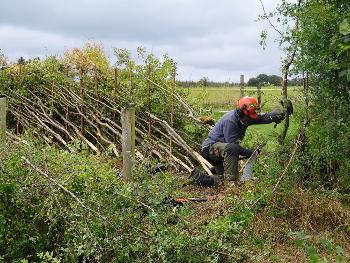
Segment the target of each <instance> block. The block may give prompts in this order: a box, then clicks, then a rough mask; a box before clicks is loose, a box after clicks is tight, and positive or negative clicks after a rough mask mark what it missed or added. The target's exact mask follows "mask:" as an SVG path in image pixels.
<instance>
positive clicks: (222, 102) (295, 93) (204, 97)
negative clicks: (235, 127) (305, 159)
mask: <svg viewBox="0 0 350 263" xmlns="http://www.w3.org/2000/svg"><path fill="white" fill-rule="evenodd" d="M180 90H181V92H183V93H185V94H186V97H187V100H188V101H189V103H190V104H191V105H192V106H193V107H194V108H195V109H196V110H198V112H199V113H200V115H206V116H210V117H212V118H213V119H215V120H218V119H219V118H220V117H221V116H223V115H224V114H225V112H227V111H229V110H232V109H235V108H236V102H237V100H238V99H239V97H240V90H239V88H237V87H215V88H201V87H199V88H181V89H180ZM261 94H262V95H261V96H262V104H261V112H269V111H271V110H272V109H273V108H274V107H276V106H278V105H279V100H280V98H281V88H278V87H267V88H262V89H261ZM245 95H248V96H253V97H255V98H257V90H256V88H254V87H245ZM288 97H289V99H290V100H291V101H292V102H293V106H294V112H295V114H294V116H291V118H290V128H289V131H288V134H287V140H288V138H289V139H291V140H293V138H294V136H295V134H296V131H297V129H298V127H299V121H298V118H297V117H298V116H299V115H300V114H302V111H303V108H302V103H303V90H302V87H290V88H288ZM282 128H283V122H282V123H281V124H279V125H277V127H276V128H274V124H267V125H254V126H252V127H249V128H248V130H247V134H246V137H245V139H244V141H243V142H242V144H243V145H247V146H250V147H251V146H253V145H255V144H257V143H259V142H262V141H265V140H268V142H269V143H268V148H271V147H272V148H273V147H275V146H277V140H276V138H277V136H278V135H279V134H280V133H281V131H282Z"/></svg>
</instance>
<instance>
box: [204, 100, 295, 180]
mask: <svg viewBox="0 0 350 263" xmlns="http://www.w3.org/2000/svg"><path fill="white" fill-rule="evenodd" d="M282 105H283V103H282ZM285 108H286V109H285V111H286V112H287V114H289V115H290V114H292V113H293V106H292V104H291V102H290V101H289V100H288V101H287V106H285ZM258 110H259V105H258V102H257V101H256V99H254V98H253V97H247V96H246V97H243V98H241V99H239V100H238V101H237V109H235V110H233V111H230V112H228V113H226V114H225V115H224V116H223V117H222V118H221V119H220V120H219V121H218V122H217V123H216V124H215V126H214V128H213V129H212V130H211V131H210V132H209V135H208V138H207V139H206V140H205V141H204V142H203V144H202V151H201V154H202V156H203V157H204V158H205V159H207V160H208V161H209V162H210V163H211V164H212V165H213V166H214V168H215V171H213V173H214V174H217V175H218V176H219V179H220V180H222V179H224V180H229V181H237V180H238V179H239V178H238V161H239V157H240V156H243V157H244V158H249V157H250V156H251V155H252V154H253V150H251V149H247V148H244V147H242V146H241V145H240V142H241V141H242V140H243V138H244V135H245V132H246V130H247V127H248V126H250V125H253V124H268V123H272V122H275V123H279V122H281V121H282V120H283V119H284V117H285V112H284V111H283V110H281V109H279V108H276V109H275V110H273V111H272V112H271V113H264V114H258V113H257V112H258Z"/></svg>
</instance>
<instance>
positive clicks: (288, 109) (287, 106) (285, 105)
mask: <svg viewBox="0 0 350 263" xmlns="http://www.w3.org/2000/svg"><path fill="white" fill-rule="evenodd" d="M280 102H281V105H282V106H283V109H284V111H285V112H286V113H287V114H288V115H292V114H293V111H294V110H293V104H292V102H291V101H290V100H289V99H282V100H281V101H280Z"/></svg>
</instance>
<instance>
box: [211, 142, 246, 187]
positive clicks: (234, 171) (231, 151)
mask: <svg viewBox="0 0 350 263" xmlns="http://www.w3.org/2000/svg"><path fill="white" fill-rule="evenodd" d="M241 149H242V147H241V146H240V145H239V144H235V143H222V142H216V143H214V144H213V145H212V146H211V147H210V149H209V160H210V161H211V162H213V163H215V164H216V165H215V172H216V174H217V175H219V177H221V178H220V179H223V180H229V181H238V179H239V175H238V160H239V155H240V150H241ZM222 177H223V178H222Z"/></svg>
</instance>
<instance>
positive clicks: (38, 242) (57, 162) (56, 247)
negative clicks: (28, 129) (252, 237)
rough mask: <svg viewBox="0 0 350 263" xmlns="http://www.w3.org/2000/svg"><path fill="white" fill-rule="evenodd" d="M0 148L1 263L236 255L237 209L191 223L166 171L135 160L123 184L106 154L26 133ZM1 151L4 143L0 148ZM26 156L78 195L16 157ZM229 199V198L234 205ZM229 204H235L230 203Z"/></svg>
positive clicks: (244, 213)
mask: <svg viewBox="0 0 350 263" xmlns="http://www.w3.org/2000/svg"><path fill="white" fill-rule="evenodd" d="M26 141H27V142H28V145H25V144H18V145H14V144H12V143H8V144H5V145H2V146H1V147H2V148H1V149H0V259H1V260H2V261H4V262H19V261H21V262H79V261H81V262H111V261H112V262H126V261H128V262H144V261H145V260H147V261H149V262H232V260H233V261H234V260H238V259H240V258H242V255H243V254H244V253H245V249H244V247H243V246H241V245H234V246H232V244H233V243H234V244H236V242H238V244H239V240H240V238H241V237H240V233H241V232H242V231H243V230H244V229H245V228H246V227H247V225H248V224H249V222H250V220H251V219H252V213H251V211H250V210H249V209H247V208H244V207H239V206H238V207H237V208H234V209H232V211H230V215H229V216H228V217H223V218H218V219H217V222H218V223H217V224H214V223H213V224H209V225H208V226H205V225H204V226H196V225H192V224H191V222H187V221H186V220H184V218H186V216H189V215H190V214H191V213H193V211H191V210H190V209H189V208H188V207H187V206H186V205H185V206H183V207H180V208H178V209H177V211H176V213H174V212H173V207H172V206H171V205H170V203H169V202H168V200H169V199H171V198H172V197H176V196H183V195H184V193H181V191H180V190H179V189H180V187H179V182H178V180H177V179H176V177H174V176H173V175H172V174H171V173H159V174H157V175H156V176H154V177H151V176H150V175H149V174H147V173H146V172H145V170H144V169H146V168H145V167H144V166H143V165H141V166H140V167H139V168H138V170H137V171H136V172H135V174H134V181H133V182H130V183H126V182H124V181H123V180H121V178H120V175H119V174H118V172H116V171H115V169H114V163H113V162H112V161H111V160H110V159H109V158H108V157H106V156H101V157H95V156H93V155H90V154H89V152H88V151H85V150H82V151H81V150H80V147H79V145H78V146H76V145H74V144H72V145H71V147H70V148H71V149H72V150H73V152H68V151H66V150H60V149H57V148H54V147H50V146H47V145H44V144H42V143H41V142H38V141H35V140H32V139H30V138H26ZM4 149H7V150H6V151H5V150H4ZM22 156H25V157H26V158H27V159H28V160H30V162H31V163H32V164H33V165H34V166H35V167H36V168H37V169H40V170H41V171H42V172H44V173H46V174H47V175H48V176H50V178H52V179H53V180H54V181H55V182H57V183H60V184H61V185H62V186H63V187H64V188H65V189H66V190H67V191H70V192H71V193H72V194H74V195H75V196H76V198H77V199H79V200H80V202H81V203H79V202H78V201H77V199H75V198H73V197H72V196H71V195H70V194H67V192H65V191H63V190H62V189H61V188H60V187H59V186H58V185H57V183H55V182H54V181H52V180H48V179H47V178H45V176H43V175H42V174H40V173H38V172H37V171H36V170H34V169H33V168H32V167H29V166H28V165H25V164H24V162H23V161H22ZM233 204H234V203H233ZM233 207H235V206H233Z"/></svg>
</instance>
